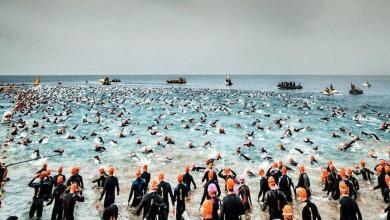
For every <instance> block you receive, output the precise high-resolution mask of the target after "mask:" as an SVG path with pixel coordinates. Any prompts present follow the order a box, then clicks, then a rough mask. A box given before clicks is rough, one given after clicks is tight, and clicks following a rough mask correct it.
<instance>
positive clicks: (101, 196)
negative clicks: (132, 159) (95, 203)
mask: <svg viewBox="0 0 390 220" xmlns="http://www.w3.org/2000/svg"><path fill="white" fill-rule="evenodd" d="M106 184H107V181H106V182H105V183H104V187H103V191H102V194H101V195H100V198H99V201H102V199H103V196H104V194H106Z"/></svg>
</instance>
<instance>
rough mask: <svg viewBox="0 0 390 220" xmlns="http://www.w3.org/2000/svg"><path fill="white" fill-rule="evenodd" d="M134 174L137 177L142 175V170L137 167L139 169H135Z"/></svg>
mask: <svg viewBox="0 0 390 220" xmlns="http://www.w3.org/2000/svg"><path fill="white" fill-rule="evenodd" d="M134 176H135V177H136V178H138V177H140V176H141V170H140V169H137V170H136V171H135V174H134Z"/></svg>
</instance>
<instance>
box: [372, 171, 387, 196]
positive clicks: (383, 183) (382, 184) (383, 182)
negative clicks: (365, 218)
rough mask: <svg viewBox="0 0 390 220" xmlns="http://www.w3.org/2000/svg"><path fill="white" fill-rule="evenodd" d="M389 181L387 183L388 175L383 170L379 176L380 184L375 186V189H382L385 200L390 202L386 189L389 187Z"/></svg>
mask: <svg viewBox="0 0 390 220" xmlns="http://www.w3.org/2000/svg"><path fill="white" fill-rule="evenodd" d="M387 188H388V187H387V183H386V175H385V174H384V172H382V173H381V174H380V175H379V176H378V185H377V186H375V187H374V189H381V193H382V196H383V200H384V201H385V202H389V198H388V194H386V193H385V191H386V189H387Z"/></svg>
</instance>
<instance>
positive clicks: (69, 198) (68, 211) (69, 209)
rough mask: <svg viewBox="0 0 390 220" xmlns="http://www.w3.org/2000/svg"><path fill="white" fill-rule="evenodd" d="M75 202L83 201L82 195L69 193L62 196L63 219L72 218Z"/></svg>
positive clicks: (69, 219)
mask: <svg viewBox="0 0 390 220" xmlns="http://www.w3.org/2000/svg"><path fill="white" fill-rule="evenodd" d="M76 201H77V202H84V197H83V196H82V195H80V194H76V193H69V194H66V195H65V196H64V197H63V204H64V205H63V207H64V220H74V216H73V214H74V206H75V205H76Z"/></svg>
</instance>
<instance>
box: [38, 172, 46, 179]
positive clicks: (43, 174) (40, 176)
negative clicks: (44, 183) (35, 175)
mask: <svg viewBox="0 0 390 220" xmlns="http://www.w3.org/2000/svg"><path fill="white" fill-rule="evenodd" d="M45 177H46V172H45V171H42V172H40V173H39V178H40V179H44V178H45Z"/></svg>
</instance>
